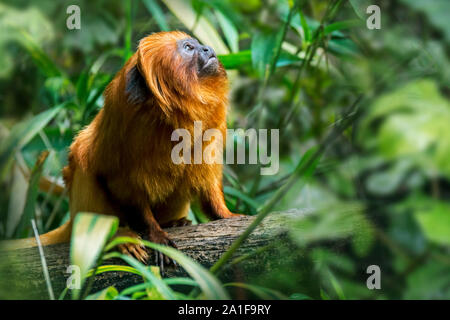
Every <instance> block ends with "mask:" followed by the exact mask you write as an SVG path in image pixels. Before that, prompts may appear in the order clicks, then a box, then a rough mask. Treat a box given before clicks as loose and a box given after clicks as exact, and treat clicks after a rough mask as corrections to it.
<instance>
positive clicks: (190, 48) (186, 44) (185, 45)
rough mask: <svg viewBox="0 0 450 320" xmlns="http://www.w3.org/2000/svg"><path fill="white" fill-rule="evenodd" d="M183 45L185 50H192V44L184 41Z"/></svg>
mask: <svg viewBox="0 0 450 320" xmlns="http://www.w3.org/2000/svg"><path fill="white" fill-rule="evenodd" d="M183 47H184V49H185V50H187V51H192V50H194V46H193V45H192V44H190V43H188V42H187V43H185V44H184V46H183Z"/></svg>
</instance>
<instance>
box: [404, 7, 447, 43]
mask: <svg viewBox="0 0 450 320" xmlns="http://www.w3.org/2000/svg"><path fill="white" fill-rule="evenodd" d="M401 2H403V3H404V4H407V5H408V6H410V7H411V8H413V9H416V10H418V11H421V12H423V13H425V15H426V16H427V18H428V19H429V21H430V22H431V24H433V25H434V26H435V27H437V28H439V29H440V30H442V31H443V32H444V34H445V37H446V39H447V42H450V24H449V22H448V13H449V12H450V2H449V1H448V0H433V1H430V0H401Z"/></svg>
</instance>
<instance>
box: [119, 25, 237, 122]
mask: <svg viewBox="0 0 450 320" xmlns="http://www.w3.org/2000/svg"><path fill="white" fill-rule="evenodd" d="M132 58H133V57H132ZM130 61H131V62H130V65H131V66H132V68H130V70H129V71H128V74H127V78H126V79H127V80H126V81H127V84H126V92H127V94H128V99H129V101H130V102H131V103H138V102H143V101H146V100H148V97H154V98H156V100H157V101H158V103H159V106H160V107H161V108H162V109H163V110H165V112H166V113H167V114H168V113H169V112H168V110H170V109H173V108H181V106H183V105H186V103H185V102H186V101H189V102H190V103H191V104H192V103H193V102H200V103H202V104H204V105H207V104H211V103H217V102H218V101H224V100H225V99H226V98H225V95H226V93H227V90H228V83H227V76H226V72H225V69H224V68H223V66H222V64H221V63H220V62H219V60H218V59H217V55H216V53H215V52H214V50H213V49H212V48H211V47H209V46H204V45H202V44H200V43H199V42H198V41H197V40H196V39H194V38H192V37H190V36H189V35H188V34H186V33H184V32H180V31H171V32H158V33H154V34H151V35H149V36H147V37H145V38H143V39H142V40H141V41H140V42H139V46H138V50H137V52H136V55H135V56H134V59H130ZM143 93H145V94H143Z"/></svg>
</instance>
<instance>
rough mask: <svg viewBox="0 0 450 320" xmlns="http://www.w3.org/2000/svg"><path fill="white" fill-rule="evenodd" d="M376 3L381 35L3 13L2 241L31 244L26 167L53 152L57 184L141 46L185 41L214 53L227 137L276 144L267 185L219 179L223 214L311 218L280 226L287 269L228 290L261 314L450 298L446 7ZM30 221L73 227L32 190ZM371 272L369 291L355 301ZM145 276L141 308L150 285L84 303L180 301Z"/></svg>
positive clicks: (36, 11)
mask: <svg viewBox="0 0 450 320" xmlns="http://www.w3.org/2000/svg"><path fill="white" fill-rule="evenodd" d="M373 2H374V3H375V4H377V5H379V6H380V7H381V18H382V28H381V30H368V29H367V28H366V27H365V19H366V18H367V16H368V15H367V14H366V12H365V8H367V5H368V4H371V3H369V1H362V0H361V1H357V0H351V1H334V0H333V1H325V0H323V1H322V0H320V1H292V0H289V1H288V0H280V1H275V0H266V1H263V0H252V1H234V0H226V1H215V0H214V1H203V0H192V1H188V0H186V1H181V0H164V1H156V0H143V1H138V0H130V1H118V0H117V1H95V2H93V1H84V0H80V1H76V4H77V5H79V6H80V8H81V30H68V29H67V27H66V23H65V20H66V18H67V16H68V15H67V14H66V8H67V7H68V6H69V5H70V4H74V3H73V1H68V0H64V1H42V0H41V1H31V0H14V1H12V0H5V1H3V2H2V3H1V4H0V28H1V30H2V32H1V33H0V65H1V66H2V68H1V69H0V88H1V90H0V105H1V107H0V141H1V143H0V178H1V179H0V208H1V209H0V210H1V212H0V238H10V237H12V236H13V235H17V234H21V235H22V234H26V233H28V234H31V233H30V226H29V224H28V223H27V222H26V221H25V222H23V220H22V222H21V216H22V214H23V212H24V211H27V210H29V209H30V204H29V203H27V204H26V202H27V190H29V189H32V188H33V183H32V182H31V183H29V177H27V176H24V175H23V171H24V168H28V170H31V168H32V167H33V165H34V162H35V161H36V158H37V156H38V155H39V154H40V152H41V151H43V150H49V151H50V155H49V157H48V159H47V161H46V162H45V165H44V168H43V172H42V174H43V175H44V176H47V177H50V178H52V179H53V181H55V182H56V183H59V184H61V169H62V167H63V166H64V165H65V163H66V161H67V160H66V157H67V148H68V146H69V145H70V143H71V141H72V139H73V137H74V136H75V135H76V133H77V132H78V131H79V130H80V129H81V128H82V127H83V126H85V125H86V124H88V123H89V122H90V121H91V120H92V118H93V117H94V116H95V114H96V113H97V112H98V110H99V109H100V108H101V107H102V104H103V98H102V96H101V94H102V92H103V90H104V88H105V86H106V85H107V84H108V82H109V81H110V80H111V79H112V77H113V76H114V74H115V72H117V71H118V70H119V69H120V68H121V66H122V65H123V63H124V61H125V60H126V59H127V58H128V57H129V56H130V54H131V53H132V51H133V50H134V49H135V46H136V43H137V41H138V40H139V39H141V38H142V37H143V36H145V35H147V34H149V33H151V32H156V31H160V30H174V29H181V30H185V31H187V32H189V33H191V34H192V35H193V36H195V37H197V38H198V39H199V40H200V41H202V42H204V43H206V44H209V45H211V46H213V47H214V48H215V50H216V51H217V53H218V54H219V57H220V60H221V61H222V63H223V64H224V66H225V67H226V68H227V70H228V71H229V76H230V80H231V88H232V90H231V96H230V105H231V106H230V111H229V116H228V125H229V127H230V128H250V127H252V128H269V129H270V128H279V129H280V162H281V163H280V171H279V173H278V174H277V175H274V176H260V175H259V166H258V165H230V166H227V167H226V168H225V174H224V184H225V195H226V201H227V205H228V206H229V208H230V209H231V210H233V211H236V212H244V213H246V214H256V213H257V212H258V211H259V210H261V208H263V211H264V208H268V207H267V206H268V205H270V208H271V209H273V210H285V209H289V208H302V209H305V210H307V212H308V215H307V216H306V217H305V218H304V219H301V220H299V221H295V222H293V223H292V227H291V230H290V231H289V233H288V237H289V238H290V240H291V241H292V243H293V244H294V245H295V246H296V248H297V250H294V251H292V250H286V261H283V262H280V263H278V264H274V265H273V266H272V265H271V266H270V268H269V267H268V270H270V272H264V273H263V274H255V275H250V276H249V280H248V282H247V283H245V284H242V283H240V284H234V285H233V284H229V286H230V287H232V286H235V287H236V286H237V287H241V288H246V291H245V292H246V293H247V294H248V295H247V297H255V296H257V297H260V298H264V297H266V298H267V297H272V298H273V297H286V296H287V297H291V298H292V299H297V298H298V299H303V298H305V297H311V298H318V299H320V298H322V299H328V298H331V299H361V298H362V299H449V298H450V278H449V273H448V270H449V267H450V255H449V253H450V202H449V196H450V162H449V160H448V159H449V158H450V129H449V128H450V127H449V124H450V103H449V100H448V97H449V93H450V90H449V85H450V62H449V55H448V53H449V50H450V48H449V44H450V23H449V22H448V17H447V16H448V12H450V2H448V1H445V0H432V1H425V0H421V1H412V0H395V1H384V0H379V1H373ZM358 97H360V99H359V100H358ZM355 101H358V103H357V104H355V105H354V103H355ZM352 105H354V106H356V107H355V108H353V109H351V108H350V106H352ZM349 110H351V111H355V110H356V111H357V114H356V115H355V114H354V113H351V112H350V113H349ZM346 119H351V121H346ZM344 122H345V123H346V125H345V126H343V127H342V128H341V129H342V130H340V131H339V130H337V131H333V129H334V128H336V127H338V126H339V125H340V124H342V123H344ZM235 141H236V143H238V144H242V143H244V144H245V143H246V141H245V140H244V139H243V138H242V137H240V136H236V137H235ZM317 150H319V151H320V152H317ZM313 152H316V153H314V154H315V155H316V158H315V162H311V163H310V164H309V165H308V166H306V167H302V165H305V162H308V161H306V160H305V159H306V158H307V160H308V159H309V158H308V157H310V156H311V154H313ZM302 159H303V160H304V161H303V164H302ZM296 168H297V169H296ZM298 168H300V169H301V170H298ZM280 190H281V191H280ZM25 204H26V205H25ZM32 209H34V212H35V219H36V221H37V225H38V228H39V231H40V232H42V233H43V232H46V231H48V230H51V229H53V228H54V227H56V226H58V225H60V224H62V223H63V222H64V221H66V219H67V218H68V203H67V198H66V197H65V195H63V196H62V197H58V196H53V195H51V194H46V193H43V192H39V194H38V195H37V197H36V200H35V201H34V203H32ZM27 212H28V211H27ZM190 214H191V216H192V217H193V218H194V219H196V220H198V221H204V219H205V218H204V217H203V216H202V215H201V213H200V212H198V210H197V209H196V208H193V212H191V213H190ZM25 216H28V213H27V214H26V215H25ZM18 226H19V227H18ZM18 228H19V229H20V230H18ZM268 250H270V249H268ZM277 250H285V249H284V248H282V247H280V248H278V249H277ZM132 263H135V262H132ZM372 264H375V265H378V266H380V268H381V270H382V280H381V283H382V289H381V290H369V289H367V287H366V279H367V277H368V274H366V268H367V267H368V266H369V265H372ZM133 267H134V268H141V267H142V266H140V265H138V264H134V265H133ZM194 268H195V267H194ZM146 270H147V269H146ZM292 270H294V272H292ZM145 272H148V271H145ZM151 272H154V270H153V271H151ZM156 274H157V272H156ZM147 276H148V278H147V280H148V279H153V280H154V281H155V283H158V284H159V285H156V286H153V287H152V288H153V289H155V288H156V289H155V290H156V291H152V293H151V294H144V295H143V294H141V293H142V291H140V290H142V289H145V290H148V289H149V288H150V287H151V285H148V284H147V285H146V286H147V287H145V288H144V287H142V288H141V287H139V288H136V289H130V290H129V291H125V294H124V293H123V292H122V293H120V294H119V292H118V291H117V290H116V289H115V288H113V287H110V288H107V289H105V291H104V292H100V293H97V294H96V295H91V296H89V297H88V298H105V299H106V298H117V297H123V296H124V295H128V296H129V297H131V298H135V299H140V298H152V297H153V298H161V297H166V298H167V297H172V298H173V297H175V296H171V294H178V293H173V292H172V291H167V290H168V289H167V285H165V284H164V283H165V282H161V281H158V280H155V277H156V276H153V275H152V274H147ZM164 281H169V282H170V279H165V280H164ZM180 281H182V282H183V281H184V282H186V281H189V279H184V280H180ZM196 281H197V279H195V281H194V282H193V283H191V284H192V285H194V286H195V285H197V284H198V283H197V282H196ZM212 281H215V280H212ZM175 282H176V281H175ZM153 289H151V290H153ZM158 289H159V291H158ZM271 289H273V290H276V291H270V290H271ZM161 290H162V292H165V293H166V294H169V296H164V295H162V296H161V293H162V292H161ZM164 290H166V291H164ZM217 290H219V291H220V290H222V288H221V289H217ZM268 290H269V291H268ZM127 292H128V293H129V294H127ZM139 292H141V293H139ZM144 292H147V293H148V291H144ZM0 293H1V292H0ZM280 294H281V296H280ZM176 297H178V298H181V297H182V295H181V293H180V295H179V296H176Z"/></svg>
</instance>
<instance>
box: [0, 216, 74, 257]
mask: <svg viewBox="0 0 450 320" xmlns="http://www.w3.org/2000/svg"><path fill="white" fill-rule="evenodd" d="M71 233H72V223H71V221H70V220H69V221H67V222H66V223H65V224H63V225H62V226H60V227H58V228H56V229H55V230H52V231H49V232H47V233H44V234H43V235H40V236H39V239H40V240H41V244H42V245H43V246H46V245H49V244H56V243H64V242H69V241H70V235H71ZM36 246H37V243H36V238H35V237H32V238H26V239H17V240H6V241H1V242H0V249H1V250H14V249H22V248H29V247H36Z"/></svg>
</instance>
